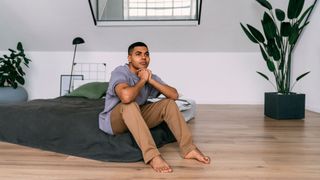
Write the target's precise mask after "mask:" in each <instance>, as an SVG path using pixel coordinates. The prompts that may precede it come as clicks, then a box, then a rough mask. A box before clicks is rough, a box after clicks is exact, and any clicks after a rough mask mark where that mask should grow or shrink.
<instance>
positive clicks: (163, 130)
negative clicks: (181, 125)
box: [0, 97, 175, 162]
mask: <svg viewBox="0 0 320 180" xmlns="http://www.w3.org/2000/svg"><path fill="white" fill-rule="evenodd" d="M103 105H104V100H103V99H98V100H92V99H87V98H82V97H59V98H55V99H38V100H32V101H29V102H26V103H20V104H14V105H0V140H1V141H5V142H10V143H15V144H20V145H25V146H30V147H35V148H40V149H43V150H49V151H54V152H58V153H64V154H69V155H74V156H80V157H85V158H91V159H96V160H101V161H117V162H134V161H139V160H141V159H142V155H141V152H140V150H139V148H138V146H137V144H136V143H135V141H134V139H133V137H132V135H131V134H130V133H125V134H122V135H116V136H112V135H108V134H105V133H104V132H102V131H101V130H99V128H98V114H99V112H101V111H102V109H103ZM151 132H152V136H153V138H154V139H155V142H156V144H157V146H158V147H161V146H162V145H164V144H166V143H170V142H174V141H175V139H174V136H173V135H172V133H171V132H170V130H169V129H168V127H167V126H166V124H164V123H162V124H160V125H159V126H157V127H155V128H153V129H152V130H151Z"/></svg>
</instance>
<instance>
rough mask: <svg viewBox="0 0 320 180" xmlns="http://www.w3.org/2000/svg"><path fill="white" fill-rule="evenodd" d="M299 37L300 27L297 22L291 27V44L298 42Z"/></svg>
mask: <svg viewBox="0 0 320 180" xmlns="http://www.w3.org/2000/svg"><path fill="white" fill-rule="evenodd" d="M298 37H299V28H298V25H297V24H295V25H294V26H293V27H292V28H291V33H290V36H289V44H290V45H294V44H295V43H296V42H297V40H298Z"/></svg>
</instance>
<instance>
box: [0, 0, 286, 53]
mask: <svg viewBox="0 0 320 180" xmlns="http://www.w3.org/2000/svg"><path fill="white" fill-rule="evenodd" d="M273 1H275V0H273ZM281 2H282V4H283V2H287V1H284V0H281ZM277 3H278V4H279V1H278V0H277ZM280 4H281V3H280ZM284 4H286V3H284ZM262 10H263V9H262V8H261V7H260V6H259V5H258V4H257V3H256V2H255V0H203V7H202V17H201V18H202V19H201V25H200V26H191V27H96V26H94V24H93V19H92V16H91V12H90V9H89V4H88V0H1V1H0V30H1V31H0V32H1V33H0V51H3V50H6V49H8V48H14V47H15V45H16V43H17V42H18V41H21V42H22V43H23V44H24V46H25V49H26V50H29V51H72V50H73V46H72V44H71V42H72V39H73V38H74V37H77V36H81V37H83V38H84V39H85V41H86V43H85V44H84V45H81V47H80V46H79V50H80V51H107V52H111V51H126V49H127V47H128V45H129V44H130V43H132V42H135V41H144V42H146V43H147V44H148V45H149V47H150V49H151V50H152V51H156V52H248V51H257V50H258V48H257V47H256V46H254V45H253V44H252V43H250V42H249V40H248V39H247V38H246V37H245V35H244V33H243V32H242V30H241V28H240V25H239V23H240V22H244V23H250V24H253V25H257V24H258V23H259V22H260V18H261V17H262Z"/></svg>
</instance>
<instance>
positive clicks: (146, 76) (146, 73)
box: [138, 69, 152, 82]
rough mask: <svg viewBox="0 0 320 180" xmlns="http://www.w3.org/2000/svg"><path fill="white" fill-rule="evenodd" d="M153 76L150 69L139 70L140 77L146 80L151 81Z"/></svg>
mask: <svg viewBox="0 0 320 180" xmlns="http://www.w3.org/2000/svg"><path fill="white" fill-rule="evenodd" d="M151 76H152V73H151V71H150V70H149V69H139V70H138V77H139V78H140V79H141V80H143V81H145V82H149V81H150V79H151Z"/></svg>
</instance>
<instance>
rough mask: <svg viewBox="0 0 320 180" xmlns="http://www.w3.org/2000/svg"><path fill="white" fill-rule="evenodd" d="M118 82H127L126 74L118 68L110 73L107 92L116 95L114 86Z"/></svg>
mask: <svg viewBox="0 0 320 180" xmlns="http://www.w3.org/2000/svg"><path fill="white" fill-rule="evenodd" d="M119 83H128V78H127V76H126V74H125V73H124V72H122V71H119V70H114V71H112V73H111V78H110V82H109V88H108V93H109V94H110V95H113V96H116V92H115V87H116V85H118V84H119Z"/></svg>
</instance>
